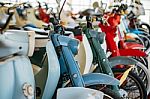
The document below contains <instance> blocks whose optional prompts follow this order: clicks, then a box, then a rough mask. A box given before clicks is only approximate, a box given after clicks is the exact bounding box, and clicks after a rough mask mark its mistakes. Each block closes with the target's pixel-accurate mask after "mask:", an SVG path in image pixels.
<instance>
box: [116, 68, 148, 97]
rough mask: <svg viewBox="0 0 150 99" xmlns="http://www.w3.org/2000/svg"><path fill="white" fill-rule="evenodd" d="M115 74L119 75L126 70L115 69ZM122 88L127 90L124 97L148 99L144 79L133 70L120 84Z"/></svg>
mask: <svg viewBox="0 0 150 99" xmlns="http://www.w3.org/2000/svg"><path fill="white" fill-rule="evenodd" d="M113 72H114V75H115V76H118V75H121V74H123V73H124V72H125V70H119V69H115V70H114V71H113ZM120 88H121V89H123V90H124V91H126V92H127V95H126V96H125V97H124V99H147V91H146V88H145V86H144V83H143V82H142V80H141V79H140V78H139V77H138V76H137V75H136V74H135V73H133V72H132V71H130V72H129V74H128V76H127V78H126V80H125V81H124V82H123V84H122V85H121V86H120Z"/></svg>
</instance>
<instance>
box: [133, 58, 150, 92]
mask: <svg viewBox="0 0 150 99" xmlns="http://www.w3.org/2000/svg"><path fill="white" fill-rule="evenodd" d="M136 60H138V62H137V63H136V65H135V68H134V69H133V70H132V72H134V73H135V74H136V75H137V76H138V77H139V78H140V79H141V80H142V81H143V83H144V85H145V87H146V89H147V93H149V92H150V74H149V70H148V69H147V66H145V65H144V64H143V63H145V64H148V63H146V60H145V58H142V57H141V58H138V59H136Z"/></svg>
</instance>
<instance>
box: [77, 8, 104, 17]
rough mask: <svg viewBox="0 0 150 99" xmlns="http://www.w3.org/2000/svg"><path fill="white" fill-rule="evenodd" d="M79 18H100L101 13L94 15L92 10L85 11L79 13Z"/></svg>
mask: <svg viewBox="0 0 150 99" xmlns="http://www.w3.org/2000/svg"><path fill="white" fill-rule="evenodd" d="M79 14H80V15H81V16H101V15H102V13H96V12H95V10H94V9H86V10H84V11H81V12H79Z"/></svg>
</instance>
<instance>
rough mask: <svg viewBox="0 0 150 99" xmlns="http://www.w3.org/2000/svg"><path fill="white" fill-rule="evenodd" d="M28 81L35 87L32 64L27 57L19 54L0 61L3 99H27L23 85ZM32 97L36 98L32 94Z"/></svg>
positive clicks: (0, 85) (1, 95)
mask: <svg viewBox="0 0 150 99" xmlns="http://www.w3.org/2000/svg"><path fill="white" fill-rule="evenodd" d="M25 83H27V84H29V85H31V86H32V88H33V91H34V88H35V85H34V84H35V82H34V75H33V71H32V66H31V63H30V61H29V59H28V58H27V57H24V56H18V57H16V58H14V59H12V60H8V61H6V62H3V63H0V97H1V99H26V97H25V96H24V94H23V85H24V84H25ZM31 99H34V97H33V96H31Z"/></svg>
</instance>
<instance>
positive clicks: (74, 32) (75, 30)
mask: <svg viewBox="0 0 150 99" xmlns="http://www.w3.org/2000/svg"><path fill="white" fill-rule="evenodd" d="M65 31H71V32H73V34H74V36H78V35H82V29H81V28H79V27H75V28H65Z"/></svg>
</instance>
